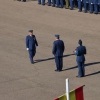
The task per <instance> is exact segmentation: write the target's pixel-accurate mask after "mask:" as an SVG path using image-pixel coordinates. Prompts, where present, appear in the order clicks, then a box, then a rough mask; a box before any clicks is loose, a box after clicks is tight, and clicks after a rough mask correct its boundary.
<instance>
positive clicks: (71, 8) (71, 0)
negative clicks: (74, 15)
mask: <svg viewBox="0 0 100 100" xmlns="http://www.w3.org/2000/svg"><path fill="white" fill-rule="evenodd" d="M73 3H74V2H73V0H70V10H73V6H74V5H73Z"/></svg>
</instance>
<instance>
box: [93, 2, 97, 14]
mask: <svg viewBox="0 0 100 100" xmlns="http://www.w3.org/2000/svg"><path fill="white" fill-rule="evenodd" d="M94 14H98V0H94Z"/></svg>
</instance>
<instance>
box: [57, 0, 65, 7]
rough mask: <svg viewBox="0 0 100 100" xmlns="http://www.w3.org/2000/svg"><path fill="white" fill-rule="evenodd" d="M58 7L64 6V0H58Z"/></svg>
mask: <svg viewBox="0 0 100 100" xmlns="http://www.w3.org/2000/svg"><path fill="white" fill-rule="evenodd" d="M56 7H57V8H63V7H64V1H63V0H56Z"/></svg>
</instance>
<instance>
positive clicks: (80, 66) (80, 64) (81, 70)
mask: <svg viewBox="0 0 100 100" xmlns="http://www.w3.org/2000/svg"><path fill="white" fill-rule="evenodd" d="M77 64H78V76H80V77H82V76H84V75H85V69H84V62H77Z"/></svg>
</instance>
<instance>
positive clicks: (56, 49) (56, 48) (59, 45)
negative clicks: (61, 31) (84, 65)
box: [52, 40, 65, 56]
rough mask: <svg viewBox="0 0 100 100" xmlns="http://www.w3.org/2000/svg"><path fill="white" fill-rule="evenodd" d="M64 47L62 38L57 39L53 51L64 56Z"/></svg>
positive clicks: (56, 54)
mask: <svg viewBox="0 0 100 100" xmlns="http://www.w3.org/2000/svg"><path fill="white" fill-rule="evenodd" d="M64 48H65V47H64V42H63V41H62V40H56V41H54V43H53V50H52V53H53V54H54V55H55V56H63V52H64Z"/></svg>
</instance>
